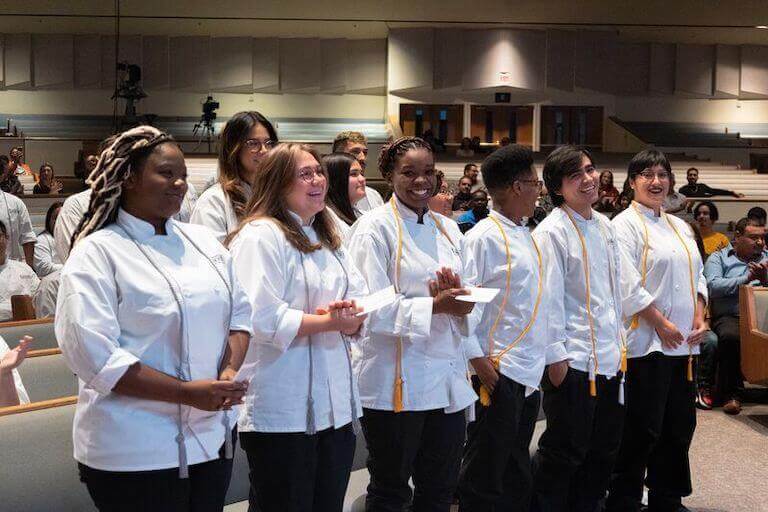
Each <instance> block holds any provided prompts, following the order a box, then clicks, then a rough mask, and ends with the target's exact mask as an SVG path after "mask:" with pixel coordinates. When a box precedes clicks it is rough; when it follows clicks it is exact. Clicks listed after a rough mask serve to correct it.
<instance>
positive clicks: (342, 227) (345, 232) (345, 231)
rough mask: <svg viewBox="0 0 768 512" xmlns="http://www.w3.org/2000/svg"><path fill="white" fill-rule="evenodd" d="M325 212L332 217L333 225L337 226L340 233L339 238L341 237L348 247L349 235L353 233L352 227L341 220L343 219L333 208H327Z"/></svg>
mask: <svg viewBox="0 0 768 512" xmlns="http://www.w3.org/2000/svg"><path fill="white" fill-rule="evenodd" d="M325 211H326V212H328V214H329V215H330V217H331V220H333V223H334V224H335V225H336V229H337V230H338V231H339V236H341V240H342V242H343V243H344V244H345V245H346V243H347V241H348V240H349V234H350V233H351V232H352V226H350V225H349V224H347V223H346V222H344V221H343V220H341V217H339V216H338V215H337V214H336V212H335V211H333V209H332V208H329V207H326V208H325Z"/></svg>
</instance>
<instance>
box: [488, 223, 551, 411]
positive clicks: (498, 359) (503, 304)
mask: <svg viewBox="0 0 768 512" xmlns="http://www.w3.org/2000/svg"><path fill="white" fill-rule="evenodd" d="M488 218H489V219H491V220H492V221H493V222H494V224H496V227H498V228H499V232H500V233H501V237H502V238H503V239H504V251H505V252H506V256H507V272H506V274H507V276H506V284H505V287H504V297H502V299H501V306H499V313H498V314H497V315H496V320H494V322H493V326H491V331H490V332H489V333H488V357H489V358H490V360H491V363H492V364H493V367H494V368H495V369H496V370H497V371H498V369H499V365H500V363H501V358H502V357H503V356H504V354H506V353H507V352H509V351H510V350H512V349H513V348H514V347H515V346H516V345H517V344H518V343H520V341H521V340H522V339H523V338H524V337H525V335H526V334H528V331H529V330H531V327H532V326H533V323H534V322H535V321H536V316H537V315H538V312H539V304H540V303H541V295H542V290H543V288H544V287H543V285H542V270H543V268H542V267H543V265H542V261H541V251H540V250H539V246H538V245H537V244H536V240H534V239H533V237H531V243H533V248H534V249H535V250H536V259H537V263H538V271H539V282H538V285H537V291H536V301H535V302H534V304H533V313H532V314H531V319H530V320H529V321H528V324H527V325H526V326H525V328H524V329H523V330H522V332H520V334H519V335H518V336H517V338H515V340H514V341H513V342H512V343H510V344H509V345H508V346H507V347H506V348H505V349H504V350H502V351H500V352H499V353H498V354H496V355H495V356H494V355H493V347H494V342H493V335H494V333H495V332H496V328H497V327H498V326H499V321H501V317H502V315H503V314H504V308H505V307H506V306H507V300H508V299H509V292H510V286H511V282H512V254H511V253H510V251H509V239H508V238H507V234H506V233H505V232H504V228H503V227H502V226H501V223H500V222H499V221H498V219H496V218H495V217H494V216H493V215H488ZM480 403H481V404H482V405H483V406H485V407H488V406H489V405H490V404H491V393H490V391H489V390H488V388H486V387H485V385H481V386H480Z"/></svg>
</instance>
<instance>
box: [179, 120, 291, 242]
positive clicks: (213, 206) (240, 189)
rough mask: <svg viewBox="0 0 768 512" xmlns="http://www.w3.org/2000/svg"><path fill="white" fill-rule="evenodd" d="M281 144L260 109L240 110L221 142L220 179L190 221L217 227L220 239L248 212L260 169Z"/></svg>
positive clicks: (226, 127) (206, 194)
mask: <svg viewBox="0 0 768 512" xmlns="http://www.w3.org/2000/svg"><path fill="white" fill-rule="evenodd" d="M275 144H277V132H276V131H275V128H274V127H273V126H272V123H270V122H269V120H268V119H267V118H266V117H264V116H263V115H261V114H260V113H258V112H238V113H237V114H235V115H234V116H232V118H231V119H230V120H229V121H227V124H226V125H224V130H223V131H222V132H221V142H220V144H219V182H218V183H217V184H216V185H214V186H212V187H211V188H209V189H208V190H206V191H205V192H203V193H202V194H201V195H200V197H199V199H198V200H197V204H195V209H194V211H193V212H192V218H191V219H190V222H192V223H193V224H202V225H203V226H207V227H209V228H210V229H212V230H213V232H214V233H215V234H216V237H217V238H218V239H219V241H221V242H223V241H224V239H225V238H226V236H227V235H228V234H229V233H231V232H233V231H234V230H235V228H237V225H238V224H239V223H240V221H241V220H243V218H244V217H245V215H246V206H247V205H248V201H249V200H250V199H251V193H252V192H251V191H252V187H253V182H254V179H255V178H256V171H257V170H258V168H259V163H260V162H261V161H262V160H263V159H264V156H265V155H266V154H267V153H268V152H269V150H270V149H272V148H273V147H274V146H275Z"/></svg>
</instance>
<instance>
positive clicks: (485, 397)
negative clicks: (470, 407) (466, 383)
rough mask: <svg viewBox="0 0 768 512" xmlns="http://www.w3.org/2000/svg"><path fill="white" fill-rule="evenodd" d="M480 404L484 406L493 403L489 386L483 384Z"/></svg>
mask: <svg viewBox="0 0 768 512" xmlns="http://www.w3.org/2000/svg"><path fill="white" fill-rule="evenodd" d="M480 404H481V405H482V406H483V407H488V406H489V405H491V393H490V391H488V388H487V387H485V386H483V385H481V386H480Z"/></svg>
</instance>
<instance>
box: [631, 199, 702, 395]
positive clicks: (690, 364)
mask: <svg viewBox="0 0 768 512" xmlns="http://www.w3.org/2000/svg"><path fill="white" fill-rule="evenodd" d="M632 206H633V207H634V209H635V212H636V213H637V216H638V217H640V222H641V223H642V224H643V230H644V231H645V234H644V236H643V262H642V281H641V283H642V285H643V287H645V280H646V275H647V271H648V266H647V265H648V263H647V262H648V259H647V258H648V249H649V245H650V244H649V242H648V224H647V223H646V222H645V218H644V217H643V215H642V214H641V213H640V209H639V208H638V207H637V204H636V203H634V204H633V205H632ZM661 215H662V216H663V217H664V220H666V221H667V224H669V227H671V228H672V231H673V232H674V233H675V236H676V237H677V239H678V240H679V241H680V244H681V245H682V246H683V249H684V250H685V254H686V256H688V278H689V279H690V283H691V298H692V299H693V315H694V317H695V316H696V307H697V305H698V304H697V303H698V300H697V298H696V297H697V293H696V285H695V284H694V279H693V257H691V251H690V250H689V249H688V246H687V245H686V243H685V240H683V237H682V236H681V235H680V232H679V231H678V230H677V228H676V227H675V224H674V223H673V222H672V221H671V220H670V219H669V215H667V214H666V213H664V212H661ZM638 323H639V322H638V317H637V315H635V316H634V317H633V319H632V325H631V326H630V329H636V328H637V324H638ZM687 378H688V381H689V382H693V348H692V347H691V346H690V345H688V371H687Z"/></svg>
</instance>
